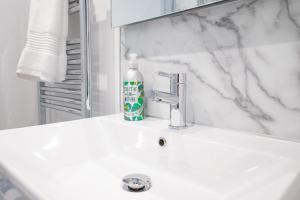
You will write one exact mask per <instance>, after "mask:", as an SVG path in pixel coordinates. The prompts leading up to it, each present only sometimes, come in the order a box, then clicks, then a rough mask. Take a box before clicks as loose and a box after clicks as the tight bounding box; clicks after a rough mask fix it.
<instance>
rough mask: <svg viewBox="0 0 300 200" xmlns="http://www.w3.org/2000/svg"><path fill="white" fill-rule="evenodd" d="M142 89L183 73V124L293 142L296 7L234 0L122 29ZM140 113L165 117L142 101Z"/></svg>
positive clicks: (299, 9)
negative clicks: (136, 60)
mask: <svg viewBox="0 0 300 200" xmlns="http://www.w3.org/2000/svg"><path fill="white" fill-rule="evenodd" d="M122 36H123V39H122V45H123V51H122V54H123V56H122V61H123V64H122V68H123V69H124V70H125V68H126V66H127V65H128V63H127V61H126V57H125V56H126V54H128V53H131V52H136V53H138V54H140V55H141V57H142V59H141V60H140V68H141V71H142V73H143V75H144V79H145V90H147V91H149V90H150V89H152V88H156V89H157V88H159V89H160V88H162V87H166V88H167V85H166V83H165V82H164V81H163V80H160V79H159V78H158V77H157V76H155V74H156V72H157V71H159V70H162V71H165V72H186V73H187V79H188V87H187V90H188V91H187V96H188V107H187V111H188V113H187V115H188V119H189V121H191V122H195V123H198V124H206V125H210V126H215V127H221V128H230V129H235V130H242V131H255V132H260V133H265V134H270V135H277V136H281V137H283V138H298V139H300V123H298V122H299V120H300V81H299V80H300V79H299V74H300V53H299V52H300V1H299V0H237V1H230V2H229V3H225V4H222V5H217V6H212V7H207V8H201V9H195V10H192V11H189V12H185V13H183V14H179V15H175V16H170V17H165V18H161V19H157V20H153V21H148V22H144V23H140V24H134V25H130V26H127V27H124V28H123V34H122ZM147 103H148V107H147V109H146V111H147V113H148V114H149V115H151V116H155V117H164V118H167V117H168V109H169V108H168V106H166V105H164V104H157V103H153V102H151V101H148V102H147Z"/></svg>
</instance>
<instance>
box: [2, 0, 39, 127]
mask: <svg viewBox="0 0 300 200" xmlns="http://www.w3.org/2000/svg"><path fill="white" fill-rule="evenodd" d="M29 2H30V1H29V0H0V27H1V28H0V129H8V128H17V127H23V126H31V125H35V124H37V96H36V95H37V94H36V91H37V89H36V83H35V82H31V81H26V80H22V79H19V78H18V77H17V76H16V73H15V71H16V68H17V62H18V59H19V55H20V53H21V51H22V48H23V46H24V44H25V39H26V31H27V22H28V12H29Z"/></svg>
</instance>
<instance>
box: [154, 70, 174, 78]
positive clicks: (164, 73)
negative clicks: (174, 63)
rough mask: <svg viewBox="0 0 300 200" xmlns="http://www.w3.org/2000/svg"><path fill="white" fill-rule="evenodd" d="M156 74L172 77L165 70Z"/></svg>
mask: <svg viewBox="0 0 300 200" xmlns="http://www.w3.org/2000/svg"><path fill="white" fill-rule="evenodd" d="M157 74H158V75H159V76H163V77H167V78H171V77H172V74H169V73H166V72H161V71H159V72H158V73H157Z"/></svg>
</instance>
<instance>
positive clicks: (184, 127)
mask: <svg viewBox="0 0 300 200" xmlns="http://www.w3.org/2000/svg"><path fill="white" fill-rule="evenodd" d="M187 127H188V126H187V125H184V126H173V125H171V124H170V125H169V128H170V129H174V130H182V129H186V128H187Z"/></svg>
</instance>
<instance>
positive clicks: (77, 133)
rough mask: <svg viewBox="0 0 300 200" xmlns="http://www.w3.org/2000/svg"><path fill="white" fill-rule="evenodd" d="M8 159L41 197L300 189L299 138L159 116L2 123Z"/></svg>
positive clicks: (215, 199)
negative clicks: (140, 179) (131, 179)
mask: <svg viewBox="0 0 300 200" xmlns="http://www.w3.org/2000/svg"><path fill="white" fill-rule="evenodd" d="M159 137H165V138H166V139H167V146H166V147H164V148H162V147H160V146H159V145H158V139H159ZM0 166H1V167H0V168H1V169H2V171H4V172H5V174H6V175H7V176H9V177H11V179H12V180H14V182H16V183H17V185H18V186H19V187H20V188H21V189H23V190H24V191H25V193H26V194H27V195H30V196H31V198H32V199H38V200H71V199H72V200H94V199H95V200H96V199H106V200H119V199H122V200H127V199H128V200H150V199H151V200H160V199H164V200H183V199H189V200H199V199H205V200H254V199H255V200H266V199H269V200H299V197H300V173H299V172H300V144H299V143H294V142H288V141H281V140H277V139H272V138H266V137H262V136H259V135H255V134H241V133H238V132H233V131H228V130H222V129H217V128H209V127H204V126H191V127H189V128H188V129H185V130H181V131H176V130H170V129H169V128H168V121H164V120H159V119H154V118H147V119H146V120H144V121H142V122H125V121H124V120H123V119H122V116H121V115H113V116H106V117H99V118H92V119H84V120H78V121H72V122H64V123H58V124H51V125H45V126H36V127H31V128H23V129H15V130H7V131H2V132H0ZM0 171H1V170H0ZM131 173H144V174H147V175H149V176H150V177H151V178H152V182H153V185H152V188H151V189H150V190H149V191H147V192H142V193H130V192H126V191H124V190H122V185H121V180H122V178H123V177H124V176H125V175H128V174H131Z"/></svg>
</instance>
